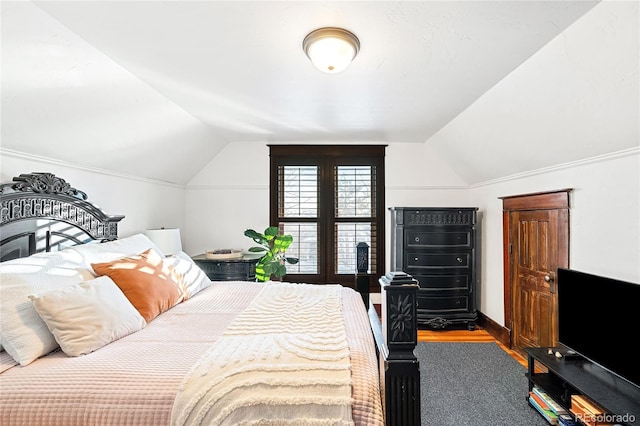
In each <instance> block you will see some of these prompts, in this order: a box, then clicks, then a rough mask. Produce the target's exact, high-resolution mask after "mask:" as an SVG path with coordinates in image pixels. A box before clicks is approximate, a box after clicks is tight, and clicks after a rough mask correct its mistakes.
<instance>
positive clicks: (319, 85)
mask: <svg viewBox="0 0 640 426" xmlns="http://www.w3.org/2000/svg"><path fill="white" fill-rule="evenodd" d="M597 3H598V2H596V1H586V0H580V1H514V0H509V1H339V2H321V1H255V2H248V1H169V2H166V1H140V2H131V1H92V2H78V1H68V2H64V1H63V2H61V1H42V2H3V5H2V11H3V14H2V37H3V40H2V60H3V61H2V67H3V69H2V71H3V73H2V74H3V75H2V84H3V87H2V89H3V94H2V96H3V122H4V123H3V142H2V143H3V148H8V149H12V150H16V151H21V152H27V153H32V154H34V155H42V156H45V157H51V158H58V159H60V160H62V161H69V162H72V163H81V164H86V165H88V166H91V167H102V168H108V169H115V170H118V171H121V172H126V173H132V174H139V175H141V176H144V177H149V178H157V179H163V180H168V181H170V182H176V183H186V182H188V180H189V179H190V177H192V176H193V174H194V173H195V172H197V170H198V169H199V168H201V167H203V166H204V165H206V163H207V162H208V161H209V160H210V159H211V158H212V157H213V156H215V155H216V153H217V152H218V151H219V150H220V149H221V148H222V147H224V145H225V144H227V143H231V142H241V143H250V142H264V143H324V142H331V143H362V142H366V143H388V144H392V143H399V142H405V143H425V142H427V141H429V140H430V138H432V137H433V136H434V135H435V134H436V133H437V132H439V131H440V130H441V129H443V128H444V127H445V126H446V125H447V124H448V123H450V122H451V121H452V120H453V119H455V118H456V117H457V116H459V115H460V114H461V113H462V112H463V111H465V110H466V109H467V108H469V106H471V105H473V104H474V103H475V102H476V101H477V100H478V99H480V98H481V97H482V96H483V94H485V93H486V92H487V91H489V90H491V89H492V87H494V86H495V85H496V84H498V83H499V82H500V81H502V80H503V79H504V78H505V76H508V75H509V74H510V73H512V72H513V71H514V70H516V69H517V68H518V67H519V66H520V65H521V64H523V63H524V62H526V61H527V60H528V59H529V58H531V57H532V56H533V55H535V54H536V52H538V51H539V50H540V49H542V48H543V47H544V46H545V45H547V44H548V43H549V42H550V41H551V40H553V39H554V38H556V37H557V36H558V35H559V34H561V33H562V32H563V31H564V30H565V29H567V28H568V27H569V26H570V25H572V24H573V23H574V22H576V21H577V20H579V19H580V18H581V17H582V16H583V15H584V14H585V13H587V12H588V11H589V10H590V9H591V8H593V7H594V5H596V4H597ZM322 26H340V27H344V28H346V29H349V30H350V31H352V32H354V33H355V34H356V35H357V36H358V38H359V39H360V41H361V51H360V52H359V54H358V56H357V58H356V59H355V61H354V62H353V64H352V65H351V66H350V67H349V68H348V69H347V70H346V71H345V72H343V73H341V74H335V75H330V74H324V73H321V72H319V71H317V70H316V69H314V68H313V66H312V65H311V63H310V62H309V60H308V59H307V58H306V56H305V55H304V52H303V51H302V48H301V45H302V40H303V38H304V37H305V35H306V34H307V33H308V32H310V31H311V30H313V29H315V28H318V27H322ZM444 151H446V150H444ZM145 157H149V158H153V161H147V162H144V161H140V159H141V158H145ZM136 159H137V160H136ZM186 164H188V165H189V166H188V167H185V165H186ZM176 165H178V166H180V167H176ZM158 170H163V172H162V173H159V172H158ZM485 177H486V176H475V177H474V176H468V178H469V179H470V180H472V181H473V180H474V179H475V180H476V181H477V180H478V179H479V178H485ZM489 177H490V176H489Z"/></svg>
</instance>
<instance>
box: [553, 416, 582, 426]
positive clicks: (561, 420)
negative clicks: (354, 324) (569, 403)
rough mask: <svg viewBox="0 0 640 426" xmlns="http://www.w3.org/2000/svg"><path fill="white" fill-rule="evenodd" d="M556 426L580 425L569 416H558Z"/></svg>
mask: <svg viewBox="0 0 640 426" xmlns="http://www.w3.org/2000/svg"><path fill="white" fill-rule="evenodd" d="M558 425H560V426H580V423H578V422H577V421H575V420H573V417H571V415H570V414H560V415H559V416H558Z"/></svg>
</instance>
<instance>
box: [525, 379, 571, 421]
mask: <svg viewBox="0 0 640 426" xmlns="http://www.w3.org/2000/svg"><path fill="white" fill-rule="evenodd" d="M532 392H533V393H534V394H536V395H538V396H539V397H540V398H541V399H542V400H543V401H544V402H545V403H546V404H547V406H548V407H549V409H550V410H551V411H553V412H554V413H556V414H558V415H560V414H569V412H568V411H567V410H566V409H565V408H563V407H562V406H561V405H560V404H558V403H557V402H556V400H555V399H553V398H551V397H550V396H549V394H548V393H546V392H545V391H543V390H542V389H540V388H539V387H537V386H534V387H533V389H532Z"/></svg>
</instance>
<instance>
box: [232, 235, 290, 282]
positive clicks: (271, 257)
mask: <svg viewBox="0 0 640 426" xmlns="http://www.w3.org/2000/svg"><path fill="white" fill-rule="evenodd" d="M244 235H245V236H246V237H249V238H251V239H252V240H253V241H255V242H256V243H258V244H260V246H259V247H251V248H250V249H249V251H250V252H253V253H264V255H263V256H262V257H261V258H260V260H258V263H257V264H256V279H257V280H258V281H263V282H264V281H269V279H270V278H271V276H272V275H273V276H275V277H277V278H282V277H284V276H285V274H286V273H287V267H286V264H287V263H289V264H291V265H295V264H296V263H298V258H297V257H287V256H285V252H286V251H287V249H288V248H289V246H290V245H291V243H292V242H293V237H292V236H291V235H285V234H280V235H279V230H278V227H276V226H270V227H268V228H267V229H265V230H264V233H262V234H261V233H259V232H256V231H254V230H253V229H247V230H246V231H244Z"/></svg>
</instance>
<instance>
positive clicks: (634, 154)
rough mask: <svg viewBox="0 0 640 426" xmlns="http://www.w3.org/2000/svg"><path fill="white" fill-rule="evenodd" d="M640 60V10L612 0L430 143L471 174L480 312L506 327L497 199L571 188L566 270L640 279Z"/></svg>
mask: <svg viewBox="0 0 640 426" xmlns="http://www.w3.org/2000/svg"><path fill="white" fill-rule="evenodd" d="M638 53H639V37H638V3H637V2H620V1H604V2H602V3H600V4H598V5H597V6H596V7H594V8H593V9H592V10H591V11H589V12H588V13H587V14H586V15H585V16H584V17H583V18H581V19H580V20H578V21H577V22H575V23H574V24H573V25H572V26H570V27H569V28H568V29H567V30H566V31H564V32H563V33H562V34H561V35H560V36H558V37H557V38H556V39H554V40H552V41H551V42H550V43H549V44H548V45H547V46H545V47H544V48H543V49H542V50H540V51H539V52H538V53H536V54H535V55H534V56H533V57H531V58H530V59H529V60H528V61H526V62H524V63H523V64H522V65H521V66H520V67H518V69H516V70H515V71H514V72H512V73H511V74H509V75H508V76H507V77H505V78H504V79H503V80H502V81H501V82H499V83H498V84H496V85H495V86H494V87H493V88H492V89H491V90H490V91H488V92H487V93H485V94H484V95H483V96H482V97H481V98H480V99H478V101H476V102H475V103H474V104H473V105H471V106H469V108H467V110H465V111H464V112H463V113H462V114H460V115H459V116H458V117H456V118H455V119H454V120H452V121H451V122H450V123H449V124H447V126H445V127H444V128H443V129H441V130H440V131H439V132H438V133H437V134H436V135H434V137H432V138H431V139H430V140H429V141H428V142H427V143H428V144H431V145H433V147H434V150H436V151H437V152H440V153H441V154H442V156H443V157H444V158H446V159H448V160H449V161H450V162H452V163H453V162H455V164H457V165H458V166H459V167H460V169H459V173H460V174H461V176H463V177H465V178H467V179H471V177H475V178H474V180H471V181H470V182H469V183H470V187H471V189H470V190H469V196H470V200H469V201H470V203H471V204H475V205H478V206H479V207H480V209H481V210H482V211H483V224H482V230H483V240H482V268H481V270H482V289H481V293H482V294H481V306H480V310H481V311H482V312H483V313H484V314H486V315H487V316H489V317H490V318H491V319H493V320H494V321H496V322H498V323H500V324H502V325H505V324H504V306H503V295H504V292H503V276H502V273H503V259H502V201H501V200H500V199H498V197H500V196H507V195H517V194H526V193H531V192H540V191H550V190H557V189H563V188H574V191H573V193H572V195H571V211H570V220H571V222H570V227H571V230H570V248H569V250H570V266H571V267H572V268H575V269H579V270H584V271H587V272H591V273H595V274H601V275H606V276H611V277H614V278H618V279H623V280H628V281H632V282H637V283H640V266H639V263H638V259H640V232H639V229H638V227H639V223H640V210H639V206H638V204H639V198H640V182H639V181H640V176H639V174H640V172H639V170H640V160H639V158H638V155H639V154H638V153H639V152H640V149H639V148H638V147H639V146H640V120H639V117H640V101H639V98H640V89H639V86H640V78H639V76H638V68H639V62H638ZM612 152H614V153H617V154H611V153H612ZM575 153H578V154H579V155H580V156H581V158H582V159H583V160H582V161H578V162H573V163H567V161H568V160H566V158H571V156H570V155H568V154H571V155H573V154H575ZM573 158H575V156H574V157H573ZM549 159H552V160H553V161H555V163H556V164H557V165H556V166H554V167H547V168H544V169H541V167H542V166H537V164H546V165H548V164H553V163H550V162H549ZM527 169H528V170H530V171H529V172H527V173H521V174H519V175H511V176H509V175H510V174H514V173H517V172H518V171H522V170H527ZM507 326H508V325H507Z"/></svg>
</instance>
